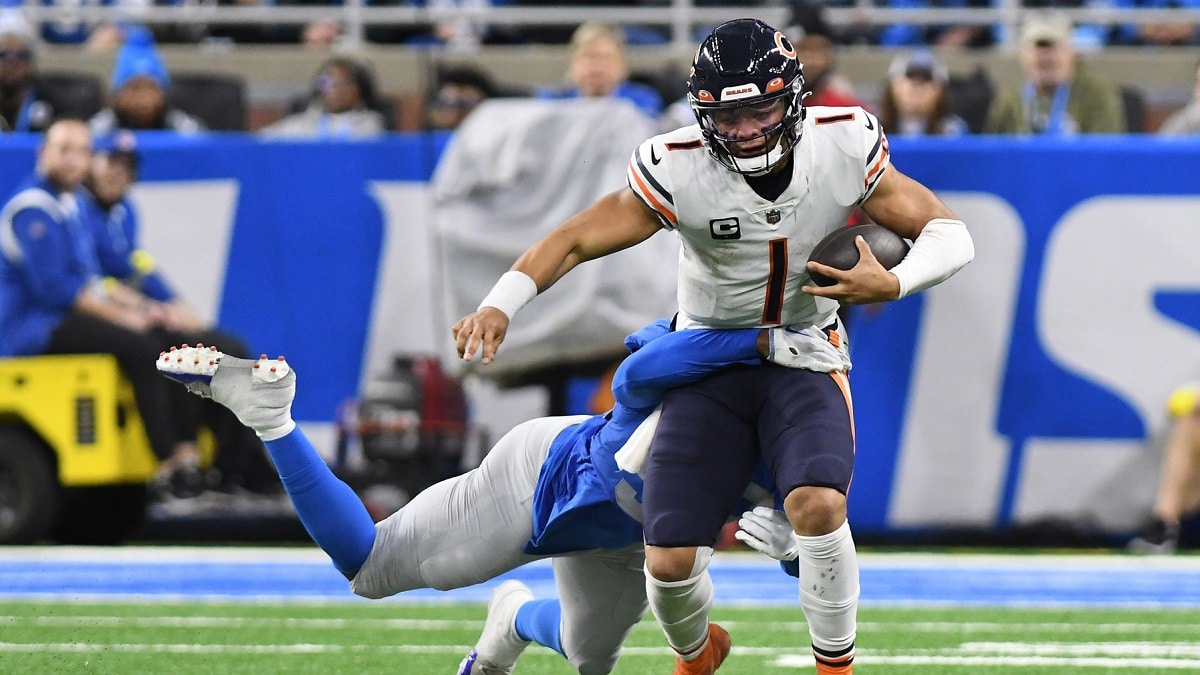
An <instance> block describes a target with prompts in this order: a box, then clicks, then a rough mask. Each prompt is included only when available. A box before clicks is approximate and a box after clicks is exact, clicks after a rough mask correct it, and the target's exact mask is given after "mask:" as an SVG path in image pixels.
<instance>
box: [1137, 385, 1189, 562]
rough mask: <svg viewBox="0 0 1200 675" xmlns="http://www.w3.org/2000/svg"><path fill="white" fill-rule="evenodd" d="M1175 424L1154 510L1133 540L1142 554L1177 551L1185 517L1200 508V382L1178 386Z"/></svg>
mask: <svg viewBox="0 0 1200 675" xmlns="http://www.w3.org/2000/svg"><path fill="white" fill-rule="evenodd" d="M1167 409H1168V412H1169V413H1170V414H1171V417H1172V418H1173V419H1174V423H1173V425H1172V427H1171V430H1170V432H1169V434H1168V436H1167V445H1166V449H1165V451H1164V455H1163V462H1162V467H1161V469H1160V470H1159V487H1158V494H1157V495H1155V499H1154V512H1153V514H1152V515H1151V517H1150V519H1149V520H1148V521H1147V523H1146V524H1145V526H1144V527H1143V528H1142V531H1141V533H1140V534H1138V536H1137V537H1135V538H1134V539H1133V540H1132V541H1130V542H1129V549H1130V550H1132V551H1136V552H1138V553H1162V554H1169V553H1174V552H1175V551H1176V549H1177V548H1178V547H1179V535H1180V530H1181V524H1182V522H1183V520H1184V519H1186V518H1188V517H1190V516H1193V515H1195V514H1196V512H1197V511H1200V383H1194V382H1193V383H1191V384H1186V385H1184V386H1182V387H1180V388H1179V389H1176V390H1175V391H1174V392H1173V393H1172V394H1171V396H1170V398H1169V399H1168V401H1167Z"/></svg>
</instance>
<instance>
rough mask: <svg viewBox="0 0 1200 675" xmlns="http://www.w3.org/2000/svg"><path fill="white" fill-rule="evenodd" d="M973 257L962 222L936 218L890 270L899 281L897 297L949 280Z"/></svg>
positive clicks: (971, 245) (972, 249)
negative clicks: (906, 253) (902, 258)
mask: <svg viewBox="0 0 1200 675" xmlns="http://www.w3.org/2000/svg"><path fill="white" fill-rule="evenodd" d="M974 257H975V245H974V244H973V243H972V242H971V234H970V233H969V232H967V226H966V225H965V224H964V223H963V222H962V221H961V220H951V219H949V218H935V219H933V220H931V221H929V222H928V223H926V224H925V228H924V229H923V230H921V234H920V235H918V236H917V238H916V239H915V240H913V245H912V248H911V249H909V251H908V255H906V256H904V260H901V261H900V264H899V265H896V266H895V267H893V268H892V269H891V272H892V274H894V275H896V279H897V280H898V281H899V282H900V295H899V297H900V298H903V297H906V296H908V295H911V294H913V293H916V292H918V291H923V290H925V289H927V288H930V287H932V286H936V285H937V284H940V283H942V282H943V281H945V280H946V279H949V278H950V277H951V276H952V275H953V274H954V273H955V272H957V271H959V270H960V269H962V268H963V267H965V266H966V264H967V263H969V262H971V260H972V259H973V258H974Z"/></svg>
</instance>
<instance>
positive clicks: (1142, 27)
mask: <svg viewBox="0 0 1200 675" xmlns="http://www.w3.org/2000/svg"><path fill="white" fill-rule="evenodd" d="M1114 4H1115V5H1116V6H1117V7H1118V8H1120V9H1191V10H1195V9H1200V0H1115V1H1114ZM1113 33H1114V34H1113V42H1114V43H1116V44H1131V45H1154V46H1158V47H1178V46H1186V45H1195V44H1197V43H1198V42H1200V26H1197V25H1196V24H1195V23H1193V22H1188V21H1184V22H1178V23H1143V24H1125V25H1121V26H1117V27H1116V29H1115V30H1114V31H1113Z"/></svg>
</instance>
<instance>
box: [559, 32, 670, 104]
mask: <svg viewBox="0 0 1200 675" xmlns="http://www.w3.org/2000/svg"><path fill="white" fill-rule="evenodd" d="M567 76H568V78H569V79H570V80H571V83H572V84H571V86H569V87H567V88H565V89H548V90H543V91H540V92H538V94H537V96H538V98H544V99H570V98H601V97H606V96H611V97H614V98H622V99H625V100H627V101H629V102H631V103H633V104H634V105H635V106H637V107H638V109H639V110H641V111H642V112H643V113H645V114H646V115H647V116H649V117H651V118H657V117H658V115H659V113H661V112H662V110H663V101H662V97H661V96H660V95H659V93H658V92H657V91H655V90H654V88H653V87H650V86H647V85H644V84H640V83H637V82H630V81H629V68H628V66H627V65H626V63H625V37H624V34H623V33H622V32H621V29H620V28H618V27H616V26H613V25H611V24H606V23H596V22H589V23H584V24H581V25H580V26H579V28H577V29H576V30H575V33H574V34H573V35H572V36H571V65H570V68H569V69H568V71H567Z"/></svg>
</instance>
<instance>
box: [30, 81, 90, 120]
mask: <svg viewBox="0 0 1200 675" xmlns="http://www.w3.org/2000/svg"><path fill="white" fill-rule="evenodd" d="M37 82H38V90H39V91H40V92H42V95H43V96H45V97H46V100H47V101H49V102H50V104H51V105H53V106H54V110H55V112H56V115H57V116H58V117H60V118H72V119H82V120H86V119H88V118H89V117H91V116H92V115H95V114H96V113H97V112H99V111H100V109H101V108H103V107H104V83H103V81H101V79H100V78H99V77H98V76H96V75H93V74H91V73H84V72H75V71H60V72H54V71H43V72H41V73H39V74H38V76H37Z"/></svg>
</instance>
